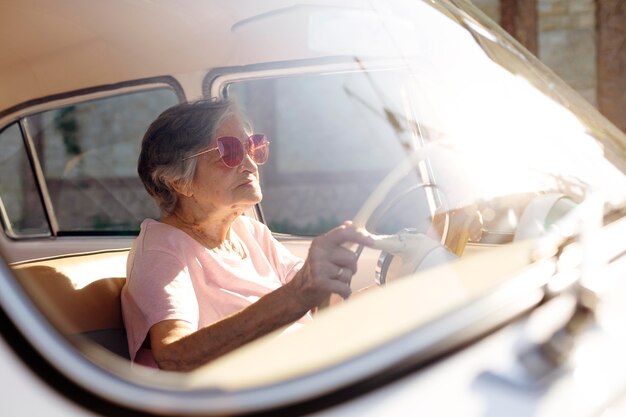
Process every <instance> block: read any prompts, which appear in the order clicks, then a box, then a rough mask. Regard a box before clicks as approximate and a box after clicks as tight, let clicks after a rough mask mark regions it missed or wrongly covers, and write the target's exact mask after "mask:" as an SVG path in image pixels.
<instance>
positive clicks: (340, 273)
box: [335, 266, 343, 279]
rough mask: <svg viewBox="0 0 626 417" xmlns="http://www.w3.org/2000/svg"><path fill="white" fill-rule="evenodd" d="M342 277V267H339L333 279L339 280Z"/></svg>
mask: <svg viewBox="0 0 626 417" xmlns="http://www.w3.org/2000/svg"><path fill="white" fill-rule="evenodd" d="M342 275H343V267H341V266H340V267H339V271H337V274H336V275H335V279H339V278H341V276H342Z"/></svg>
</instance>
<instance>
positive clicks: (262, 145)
mask: <svg viewBox="0 0 626 417" xmlns="http://www.w3.org/2000/svg"><path fill="white" fill-rule="evenodd" d="M249 152H250V156H251V157H252V159H253V160H254V162H256V163H257V164H258V165H263V164H264V163H266V162H267V158H268V156H269V152H270V143H269V141H268V140H267V137H266V136H265V135H261V134H257V135H252V136H250V151H249Z"/></svg>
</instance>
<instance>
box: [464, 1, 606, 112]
mask: <svg viewBox="0 0 626 417" xmlns="http://www.w3.org/2000/svg"><path fill="white" fill-rule="evenodd" d="M472 3H474V5H476V6H477V7H478V8H480V9H481V10H482V11H483V12H484V13H485V14H487V15H488V16H489V17H491V18H492V19H493V20H495V21H496V22H498V21H499V16H500V0H472ZM537 8H538V10H537V12H538V20H539V21H538V27H539V34H538V38H539V48H538V57H539V59H541V60H542V61H543V62H544V63H545V64H546V65H548V66H549V67H550V68H551V69H552V70H553V71H554V72H555V73H556V74H557V75H559V76H560V77H561V78H562V79H563V80H564V81H565V82H567V83H568V84H569V85H570V86H572V87H573V88H574V89H575V90H577V91H578V92H579V93H580V94H581V95H582V96H583V97H585V98H586V99H587V100H588V101H589V102H591V103H592V104H594V105H596V104H597V100H596V95H597V85H596V79H597V77H596V46H595V3H594V0H538V2H537Z"/></svg>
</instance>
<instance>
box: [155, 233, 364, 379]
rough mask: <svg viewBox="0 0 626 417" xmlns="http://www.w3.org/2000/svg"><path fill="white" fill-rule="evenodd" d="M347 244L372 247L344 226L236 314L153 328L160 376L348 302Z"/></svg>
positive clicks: (350, 268) (351, 258)
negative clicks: (335, 302) (286, 278)
mask: <svg viewBox="0 0 626 417" xmlns="http://www.w3.org/2000/svg"><path fill="white" fill-rule="evenodd" d="M346 242H353V243H359V244H363V245H371V243H372V240H371V238H370V237H369V236H368V235H367V234H366V232H363V231H360V230H357V229H355V228H354V227H352V226H351V225H350V224H349V223H347V224H344V225H342V226H340V227H338V228H336V229H333V230H331V231H330V232H328V233H326V234H325V235H322V236H319V237H317V238H315V239H314V240H313V242H312V243H311V248H310V249H309V255H308V257H307V259H306V261H305V263H304V265H303V267H302V269H301V270H300V271H299V272H298V273H297V274H296V275H295V276H294V278H293V279H292V280H291V281H290V282H289V283H287V284H286V285H284V286H282V287H280V288H278V289H276V290H275V291H273V292H271V293H269V294H266V295H265V296H263V297H261V298H260V299H259V300H258V301H257V302H255V303H254V304H252V305H251V306H249V307H247V308H245V309H243V310H241V311H240V312H238V313H235V314H233V315H231V316H229V317H227V318H225V319H222V320H220V321H218V322H216V323H214V324H211V325H210V326H207V327H204V328H202V329H199V330H197V331H195V330H194V329H193V328H191V325H190V324H189V323H187V322H185V321H182V320H165V321H161V322H159V323H157V324H155V325H154V326H152V327H151V329H150V342H151V345H152V354H153V356H154V359H155V360H156V362H157V364H158V365H159V367H160V368H161V369H165V370H172V371H190V370H193V369H195V368H197V367H198V366H200V365H203V364H205V363H207V362H209V361H211V360H213V359H216V358H218V357H219V356H221V355H224V354H226V353H228V352H230V351H232V350H234V349H236V348H238V347H241V346H243V345H245V344H246V343H249V342H251V341H253V340H255V339H258V338H259V337H261V336H264V335H266V334H268V333H271V332H272V331H274V330H277V329H279V328H281V327H284V326H286V325H288V324H291V323H293V322H295V321H297V320H298V319H299V318H300V317H302V316H303V315H304V314H306V313H307V311H309V310H311V309H312V308H314V307H316V306H318V305H319V304H320V303H321V302H322V301H323V300H325V299H326V298H327V297H328V296H329V295H330V294H332V293H336V294H339V295H341V296H342V297H344V298H346V297H348V296H349V295H350V285H349V284H350V279H351V278H352V275H353V274H354V272H356V263H357V259H356V255H355V254H354V252H352V251H350V250H348V249H346V248H344V247H343V246H342V245H343V244H344V243H346Z"/></svg>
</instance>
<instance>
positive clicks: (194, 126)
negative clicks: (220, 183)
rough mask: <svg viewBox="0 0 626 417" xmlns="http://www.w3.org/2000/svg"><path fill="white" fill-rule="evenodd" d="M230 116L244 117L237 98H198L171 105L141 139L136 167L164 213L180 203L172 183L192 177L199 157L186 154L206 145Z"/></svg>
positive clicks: (186, 183) (189, 180) (188, 183)
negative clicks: (235, 100) (193, 100)
mask: <svg viewBox="0 0 626 417" xmlns="http://www.w3.org/2000/svg"><path fill="white" fill-rule="evenodd" d="M230 116H239V117H241V112H240V111H239V109H238V108H237V105H236V104H235V103H234V101H232V100H199V101H195V102H192V103H180V104H177V105H175V106H173V107H170V108H168V109H167V110H165V111H164V112H163V113H161V114H160V115H159V116H158V117H157V118H156V119H155V120H154V121H153V122H152V124H150V127H148V130H147V131H146V134H145V135H144V137H143V140H142V142H141V152H140V154H139V163H138V166H137V171H138V173H139V178H141V181H142V182H143V185H144V187H145V188H146V190H147V191H148V193H149V194H150V195H151V196H152V197H153V198H154V199H155V200H156V202H157V204H158V205H159V207H160V209H161V211H162V212H163V213H164V214H172V213H173V212H174V210H175V209H176V205H177V204H178V198H179V197H178V193H177V192H176V191H175V190H174V188H173V187H172V184H178V185H179V186H180V187H183V189H184V188H188V187H190V186H191V183H192V181H193V177H194V175H195V172H196V164H197V160H198V158H190V159H185V158H187V157H189V156H191V155H193V154H195V153H197V152H200V151H201V150H203V149H204V148H206V147H207V146H208V144H209V142H210V141H211V138H213V136H215V131H216V130H217V128H218V126H219V125H220V124H221V122H222V121H223V120H224V119H225V118H227V117H230Z"/></svg>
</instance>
